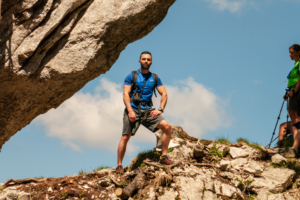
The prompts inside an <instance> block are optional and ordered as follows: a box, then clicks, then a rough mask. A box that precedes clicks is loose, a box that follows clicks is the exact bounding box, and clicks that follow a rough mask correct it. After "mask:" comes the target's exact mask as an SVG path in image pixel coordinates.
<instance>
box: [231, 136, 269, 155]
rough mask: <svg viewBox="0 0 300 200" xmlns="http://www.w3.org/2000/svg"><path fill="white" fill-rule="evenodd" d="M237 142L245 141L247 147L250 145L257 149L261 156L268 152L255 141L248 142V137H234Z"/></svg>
mask: <svg viewBox="0 0 300 200" xmlns="http://www.w3.org/2000/svg"><path fill="white" fill-rule="evenodd" d="M236 141H237V142H244V143H246V144H247V145H248V146H249V147H252V148H254V149H257V150H258V151H259V152H260V153H261V156H262V157H266V156H267V155H268V153H267V152H266V151H265V150H264V149H263V148H262V147H261V146H260V145H259V144H257V143H250V142H249V140H248V139H246V138H238V139H236Z"/></svg>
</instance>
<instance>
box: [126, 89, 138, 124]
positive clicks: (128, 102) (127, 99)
mask: <svg viewBox="0 0 300 200" xmlns="http://www.w3.org/2000/svg"><path fill="white" fill-rule="evenodd" d="M130 91H131V86H130V85H124V88H123V101H124V104H125V106H126V109H127V111H128V117H129V121H131V122H134V121H135V120H136V116H135V113H134V112H133V110H132V107H131V104H130V96H129V94H130Z"/></svg>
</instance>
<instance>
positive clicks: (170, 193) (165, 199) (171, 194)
mask: <svg viewBox="0 0 300 200" xmlns="http://www.w3.org/2000/svg"><path fill="white" fill-rule="evenodd" d="M176 196H177V195H176V193H175V191H174V190H173V189H170V190H167V189H166V190H165V191H164V194H163V195H162V196H158V197H157V200H170V199H175V198H176Z"/></svg>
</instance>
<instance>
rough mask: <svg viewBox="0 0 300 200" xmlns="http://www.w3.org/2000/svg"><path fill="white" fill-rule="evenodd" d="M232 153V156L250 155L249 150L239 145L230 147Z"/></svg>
mask: <svg viewBox="0 0 300 200" xmlns="http://www.w3.org/2000/svg"><path fill="white" fill-rule="evenodd" d="M229 153H230V155H231V157H232V158H234V159H235V158H245V157H248V156H249V152H247V151H246V150H244V149H242V148H238V147H230V152H229Z"/></svg>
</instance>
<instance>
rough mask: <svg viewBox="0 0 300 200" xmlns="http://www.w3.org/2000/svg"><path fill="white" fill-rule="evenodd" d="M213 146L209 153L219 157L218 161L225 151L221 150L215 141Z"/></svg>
mask: <svg viewBox="0 0 300 200" xmlns="http://www.w3.org/2000/svg"><path fill="white" fill-rule="evenodd" d="M213 145H214V146H213V147H212V148H211V149H210V151H209V154H210V155H212V156H215V157H216V158H217V161H218V160H219V158H221V159H222V158H223V152H222V151H219V150H218V149H217V147H216V143H213Z"/></svg>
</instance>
